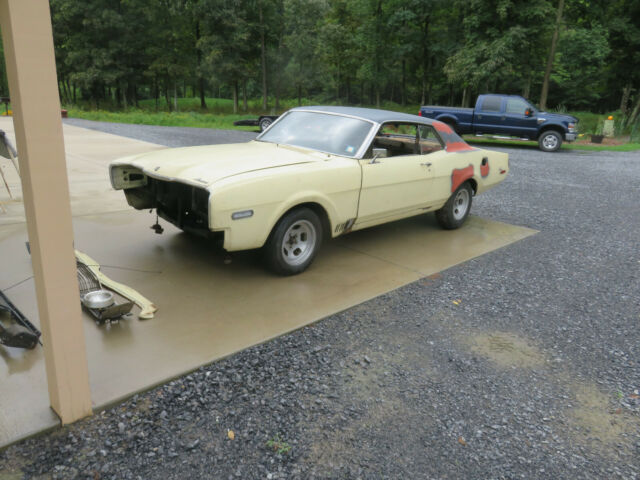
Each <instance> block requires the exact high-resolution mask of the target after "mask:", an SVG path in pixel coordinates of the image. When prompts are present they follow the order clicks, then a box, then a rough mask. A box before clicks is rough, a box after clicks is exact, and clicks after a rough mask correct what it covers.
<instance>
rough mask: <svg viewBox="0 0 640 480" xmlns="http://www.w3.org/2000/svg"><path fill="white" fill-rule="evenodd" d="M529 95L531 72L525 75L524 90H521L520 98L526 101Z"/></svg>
mask: <svg viewBox="0 0 640 480" xmlns="http://www.w3.org/2000/svg"><path fill="white" fill-rule="evenodd" d="M530 94H531V70H529V72H528V73H527V80H526V82H525V84H524V88H523V89H522V96H523V97H524V98H527V99H528V98H529V95H530Z"/></svg>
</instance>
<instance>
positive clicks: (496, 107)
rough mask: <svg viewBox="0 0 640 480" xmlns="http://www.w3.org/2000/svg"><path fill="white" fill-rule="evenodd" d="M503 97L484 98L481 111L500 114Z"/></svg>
mask: <svg viewBox="0 0 640 480" xmlns="http://www.w3.org/2000/svg"><path fill="white" fill-rule="evenodd" d="M501 103H502V97H484V99H483V100H482V106H481V107H480V110H482V111H483V112H499V111H500V104H501Z"/></svg>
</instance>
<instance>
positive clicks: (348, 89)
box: [347, 78, 351, 105]
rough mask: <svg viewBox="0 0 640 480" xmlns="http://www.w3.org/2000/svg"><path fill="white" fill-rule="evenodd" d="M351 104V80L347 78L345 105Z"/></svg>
mask: <svg viewBox="0 0 640 480" xmlns="http://www.w3.org/2000/svg"><path fill="white" fill-rule="evenodd" d="M350 104H351V79H350V78H347V105H350Z"/></svg>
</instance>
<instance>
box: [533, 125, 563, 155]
mask: <svg viewBox="0 0 640 480" xmlns="http://www.w3.org/2000/svg"><path fill="white" fill-rule="evenodd" d="M561 145H562V135H560V134H559V133H558V132H556V131H555V130H547V131H546V132H542V135H540V138H539V139H538V146H539V147H540V150H542V151H543V152H555V151H556V150H558V149H559V148H560V146H561Z"/></svg>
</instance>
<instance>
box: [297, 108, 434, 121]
mask: <svg viewBox="0 0 640 480" xmlns="http://www.w3.org/2000/svg"><path fill="white" fill-rule="evenodd" d="M291 111H306V112H321V113H333V114H338V115H348V116H351V117H356V118H362V119H363V120H369V121H372V122H376V123H385V122H412V123H422V124H424V125H431V124H433V120H431V119H430V118H425V117H420V116H418V115H411V114H408V113H400V112H392V111H389V110H377V109H375V108H361V107H334V106H312V107H296V108H292V109H291Z"/></svg>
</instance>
